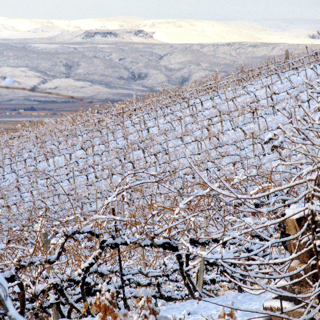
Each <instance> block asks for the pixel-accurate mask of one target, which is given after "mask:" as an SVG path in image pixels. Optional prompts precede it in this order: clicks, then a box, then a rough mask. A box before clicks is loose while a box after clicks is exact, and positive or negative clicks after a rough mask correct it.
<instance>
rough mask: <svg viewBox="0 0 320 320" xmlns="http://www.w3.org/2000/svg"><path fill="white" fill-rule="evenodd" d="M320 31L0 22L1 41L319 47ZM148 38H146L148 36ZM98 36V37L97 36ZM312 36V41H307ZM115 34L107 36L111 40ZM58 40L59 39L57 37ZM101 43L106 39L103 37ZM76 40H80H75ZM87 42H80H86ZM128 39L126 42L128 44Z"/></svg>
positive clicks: (312, 27) (148, 22)
mask: <svg viewBox="0 0 320 320" xmlns="http://www.w3.org/2000/svg"><path fill="white" fill-rule="evenodd" d="M319 29H320V21H317V20H297V21H295V20H280V21H279V20H275V21H257V22H253V23H247V22H241V21H240V22H234V21H226V22H221V21H219V22H218V21H199V20H153V19H143V18H133V17H129V18H110V19H88V20H27V19H10V18H0V38H2V39H12V38H15V39H21V38H42V37H55V36H58V35H61V34H68V33H71V34H73V35H75V36H77V35H79V33H80V34H81V33H83V32H85V31H88V30H91V31H92V30H105V31H106V30H109V31H111V30H112V31H115V30H128V31H140V33H139V32H138V33H137V34H136V35H134V34H132V33H131V38H133V39H134V37H136V39H134V40H135V41H137V42H139V41H141V40H142V39H145V40H146V39H147V40H149V41H152V40H158V41H160V42H165V43H221V42H267V43H307V44H320V39H313V38H312V35H313V34H316V32H317V30H319ZM141 31H144V32H141ZM147 35H148V36H147ZM97 36H98V35H97ZM310 36H311V37H310ZM113 37H116V32H113V33H110V38H113ZM58 38H59V39H60V37H58ZM102 38H103V39H105V38H108V37H103V36H102ZM76 39H77V40H79V37H76ZM87 39H89V38H82V40H87ZM129 39H130V35H128V37H127V38H125V40H129Z"/></svg>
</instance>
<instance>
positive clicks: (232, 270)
mask: <svg viewBox="0 0 320 320" xmlns="http://www.w3.org/2000/svg"><path fill="white" fill-rule="evenodd" d="M319 81H320V56H319V53H318V52H315V53H312V54H310V55H308V56H305V57H302V58H299V59H296V60H289V59H288V57H286V59H285V60H284V61H279V62H275V63H273V64H267V65H265V66H263V67H260V68H257V69H251V70H246V71H242V72H238V73H236V74H233V75H232V76H230V77H227V78H223V79H219V77H218V76H216V77H215V79H214V80H213V79H211V80H208V81H206V82H204V83H201V84H198V85H195V86H190V87H184V88H182V89H173V90H172V91H170V90H164V91H163V92H162V93H161V94H154V95H150V96H149V97H147V98H145V99H144V100H132V101H128V102H122V103H119V104H115V105H109V106H107V107H95V108H94V109H92V110H90V111H88V112H82V113H79V114H76V115H73V116H71V117H68V118H63V119H59V120H50V121H47V122H46V123H43V124H39V125H38V126H37V127H33V126H32V127H30V128H28V127H24V128H22V129H21V130H20V131H18V132H16V133H14V134H9V135H5V136H2V137H1V138H0V145H1V154H0V205H1V216H0V219H1V225H0V250H1V251H0V270H2V271H3V272H4V276H5V278H6V279H7V281H8V282H9V286H10V288H11V289H10V294H11V296H12V297H13V300H14V302H15V303H16V305H17V306H18V309H19V308H20V313H21V314H22V315H25V316H27V317H31V318H32V317H34V316H36V317H39V316H40V315H42V316H44V315H50V314H51V313H52V312H56V313H58V314H60V316H61V317H64V318H65V317H67V318H78V317H79V316H81V314H82V316H84V315H87V316H93V315H94V313H96V312H97V310H98V308H97V307H96V305H97V303H98V302H97V301H100V300H99V299H100V298H99V297H97V294H98V293H99V294H100V295H101V294H102V295H103V292H109V291H111V293H112V292H113V291H112V290H115V296H113V293H112V294H111V296H112V297H114V300H115V301H116V304H115V305H114V307H113V312H114V311H115V310H116V309H117V308H118V309H121V308H126V309H129V308H130V307H129V304H130V303H132V302H131V301H133V300H132V299H133V298H138V297H139V296H140V291H139V290H140V289H141V287H147V288H148V289H150V291H151V294H152V297H153V298H155V299H157V300H165V301H175V300H183V299H187V298H195V297H196V296H200V297H202V298H204V297H205V296H212V295H217V294H219V293H221V291H223V290H226V289H227V288H228V289H231V288H233V287H234V286H235V287H236V288H238V290H247V291H254V290H257V291H258V292H259V290H260V291H261V290H267V291H271V292H272V293H274V294H275V295H276V296H281V297H287V296H290V297H291V296H292V297H291V298H292V299H293V297H294V299H296V300H297V301H298V302H297V301H291V300H292V299H291V300H290V299H289V300H288V301H289V302H290V303H293V302H295V304H294V306H293V309H297V310H302V311H301V312H300V314H298V316H296V315H297V314H296V313H295V316H296V317H300V318H303V319H309V318H310V319H311V318H312V317H313V316H314V315H315V314H316V313H317V312H318V308H319V307H317V306H316V302H315V300H314V299H315V297H316V296H317V292H318V288H317V285H318V278H317V277H316V275H315V274H316V273H317V270H316V269H315V267H314V266H315V265H318V263H316V262H317V254H314V255H312V254H309V253H310V252H309V251H310V250H311V249H310V248H313V249H312V250H317V248H314V247H313V243H316V241H315V240H316V239H315V238H316V237H317V229H316V228H315V230H314V231H313V234H312V237H313V238H312V237H311V235H310V234H309V233H308V234H307V235H306V232H307V231H306V230H310V228H309V227H308V223H310V221H317V217H314V216H313V215H314V214H315V212H317V210H316V208H317V201H318V200H316V196H315V193H316V192H317V189H312V188H318V186H317V183H318V182H317V179H318V178H317V175H315V174H314V173H316V172H317V169H318V164H317V159H318V158H317V154H318V145H319V144H318V145H317V143H318V141H317V139H318V136H317V135H318V128H317V126H318V118H319V116H320V109H319V107H320V101H319V100H320V98H319V97H320V84H319ZM306 128H307V129H306ZM310 128H312V129H310ZM303 130H304V131H303ZM310 134H311V136H310ZM296 135H298V137H296ZM310 148H311V149H310ZM303 170H304V171H303ZM312 183H313V187H311V186H310V184H312ZM305 203H308V204H307V205H306V206H305ZM294 207H296V208H298V209H296V211H294V209H292V208H294ZM290 208H291V209H290ZM306 208H307V209H308V210H309V211H310V212H311V213H310V212H309V211H308V210H307V209H306ZM297 212H298V213H299V214H300V216H301V213H303V214H304V217H305V216H306V215H307V214H311V217H313V218H310V219H311V220H310V219H306V222H304V223H305V224H302V225H299V226H298V227H299V228H300V229H299V228H298V227H297V228H298V230H296V231H297V232H295V233H292V234H290V230H289V229H290V228H289V229H288V227H285V225H286V223H287V220H288V219H291V218H292V217H293V216H294V215H295V214H296V213H297ZM286 213H287V215H285V214H286ZM312 219H313V220H312ZM314 226H315V223H314ZM311 230H313V228H311ZM310 237H311V238H312V239H313V240H312V241H311V242H310V244H309V242H308V240H310V239H311V238H310ZM290 241H291V242H290ZM296 242H297V244H296ZM292 243H294V244H295V245H296V248H295V249H294V250H291V249H290V248H291V247H290V246H292V245H293V244H292ZM302 244H303V245H302ZM290 250H291V251H290ZM300 251H301V252H302V253H301V254H300V253H299V252H300ZM290 254H291V255H290ZM304 254H308V259H307V261H305V262H304V261H301V259H300V256H303V255H304ZM294 260H295V261H298V262H293V261H294ZM270 261H272V262H270ZM273 263H274V264H275V265H278V266H281V268H280V267H279V268H275V270H273V269H272V268H271V267H270V265H273ZM295 263H296V265H297V263H298V267H297V268H298V269H297V270H298V271H293V269H290V268H291V267H292V265H295ZM299 263H300V264H302V265H299ZM299 268H300V269H299ZM308 268H309V269H308ZM271 269H272V270H271ZM202 270H204V280H202ZM288 270H291V271H288ZM295 270H296V269H295ZM303 270H304V271H306V272H307V273H308V272H310V276H309V275H308V276H303V277H304V278H307V279H308V281H309V285H310V286H311V287H310V288H309V287H308V285H307V287H308V288H307V289H306V290H304V291H301V292H298V293H296V292H291V291H292V290H293V289H292V288H291V289H292V290H291V291H290V290H289V291H290V292H289V293H288V290H284V289H283V288H282V287H283V281H284V280H285V279H287V278H288V272H289V273H290V272H291V273H293V274H292V277H293V278H292V279H291V280H292V281H293V282H292V284H290V286H291V287H294V286H295V285H297V284H301V283H299V281H302V280H300V279H298V280H297V274H300V272H302V271H303ZM319 274H320V269H319ZM310 277H311V278H312V279H311V278H310ZM281 281H282V282H281ZM278 282H279V283H280V282H281V283H282V287H281V286H280V285H277V284H275V283H278ZM278 287H279V288H280V287H281V288H282V289H279V288H278ZM279 290H280V291H279ZM294 290H296V289H294ZM297 294H298V296H297ZM299 295H300V296H299ZM111 296H108V297H109V298H108V299H109V300H110V299H111V298H110V297H111ZM97 299H98V300H97ZM108 299H107V298H106V301H109V300H108ZM281 299H282V298H281ZM281 299H280V300H281ZM283 299H284V298H283ZM94 301H95V302H94ZM274 301H275V302H270V306H269V307H268V305H266V307H265V309H266V311H264V312H266V313H268V314H272V313H274V312H277V311H279V310H280V311H281V309H282V311H283V308H284V307H283V306H282V302H281V308H280V309H279V308H277V306H278V305H277V303H278V302H277V301H278V300H274ZM281 301H282V300H281ZM286 302H287V301H286ZM289 302H288V303H287V304H290V303H289ZM296 302H297V303H296ZM107 303H111V302H110V301H109V302H107ZM111 304H112V303H111ZM291 307H292V305H289V307H288V308H287V309H290V308H291ZM261 308H262V306H261ZM278 309H279V310H278ZM81 310H82V311H81ZM100 312H102V311H100ZM150 312H151V311H150ZM261 312H263V311H261ZM293 312H296V311H295V310H294V311H293ZM119 314H120V313H119ZM289 316H292V314H290V311H289V313H288V312H287V314H283V315H282V317H283V318H288V317H289Z"/></svg>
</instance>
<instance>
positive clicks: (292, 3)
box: [0, 0, 320, 20]
mask: <svg viewBox="0 0 320 320" xmlns="http://www.w3.org/2000/svg"><path fill="white" fill-rule="evenodd" d="M0 16H2V17H9V18H29V19H33V18H34V19H67V20H69V19H70V20H71V19H72V20H73V19H92V18H111V17H127V16H134V17H142V18H153V19H196V20H260V19H286V18H287V19H292V18H294V19H295V18H299V19H320V0H9V1H8V0H0Z"/></svg>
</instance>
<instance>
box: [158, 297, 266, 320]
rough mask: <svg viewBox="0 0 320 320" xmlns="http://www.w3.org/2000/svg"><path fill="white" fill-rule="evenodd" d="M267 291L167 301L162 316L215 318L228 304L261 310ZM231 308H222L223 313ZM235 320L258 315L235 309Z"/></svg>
mask: <svg viewBox="0 0 320 320" xmlns="http://www.w3.org/2000/svg"><path fill="white" fill-rule="evenodd" d="M267 296H268V293H263V294H260V295H252V294H249V293H241V294H240V293H235V292H233V293H230V294H227V295H225V296H221V297H217V298H206V299H204V301H197V300H189V301H185V302H181V303H168V304H167V305H165V306H164V307H161V308H160V310H161V313H160V315H162V316H167V317H169V318H170V319H172V318H173V317H176V318H177V319H179V318H182V319H184V318H185V319H186V320H205V319H208V320H210V319H217V318H218V315H219V313H221V306H220V305H224V306H229V307H232V306H233V307H234V308H240V309H246V310H252V311H259V310H260V311H261V309H262V305H263V302H264V301H265V300H266V299H267ZM230 309H232V308H224V310H225V313H228V312H229V311H230ZM235 315H236V317H237V318H236V319H237V320H245V319H248V318H252V317H255V316H258V315H259V314H258V313H254V312H252V313H251V312H244V311H240V310H239V311H235Z"/></svg>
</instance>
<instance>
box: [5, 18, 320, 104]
mask: <svg viewBox="0 0 320 320" xmlns="http://www.w3.org/2000/svg"><path fill="white" fill-rule="evenodd" d="M318 29H320V28H319V21H299V20H298V21H273V22H269V23H268V24H267V23H266V22H265V21H258V22H255V23H250V24H248V23H245V22H232V21H231V22H215V21H193V20H149V19H141V18H117V19H98V20H77V21H63V20H23V19H9V18H0V39H1V40H0V51H1V52H2V53H3V54H2V55H1V65H0V81H1V82H2V81H3V80H5V79H6V78H11V79H14V80H15V83H14V86H16V87H25V88H29V89H34V90H40V91H41V90H42V91H53V92H58V93H64V94H72V95H75V96H78V97H81V98H86V99H87V100H90V101H91V100H94V101H119V100H121V99H125V98H131V97H132V95H134V94H135V95H144V94H146V93H147V92H150V91H157V92H158V91H159V90H161V88H162V87H168V86H182V85H184V84H187V83H191V82H193V81H194V80H196V81H201V79H203V78H204V77H207V76H209V75H211V74H212V73H214V72H216V71H217V70H218V72H219V73H224V74H227V73H230V72H232V71H234V69H235V68H241V67H243V66H244V67H246V66H253V65H258V64H259V63H260V62H261V61H263V60H265V59H267V58H269V59H273V58H274V57H277V58H278V57H279V56H282V57H283V54H284V52H285V50H286V49H289V51H290V53H293V54H295V53H299V54H301V52H305V44H309V47H310V48H312V49H313V50H316V49H317V48H318V47H317V46H319V44H320V39H318V33H317V31H318ZM52 99H53V98H52V97H45V96H43V95H30V94H28V93H23V92H19V93H18V92H17V91H15V92H13V91H4V90H1V95H0V103H2V104H11V105H12V104H31V103H37V102H39V103H41V102H46V101H52ZM56 100H58V99H56ZM58 101H61V99H60V100H58Z"/></svg>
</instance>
